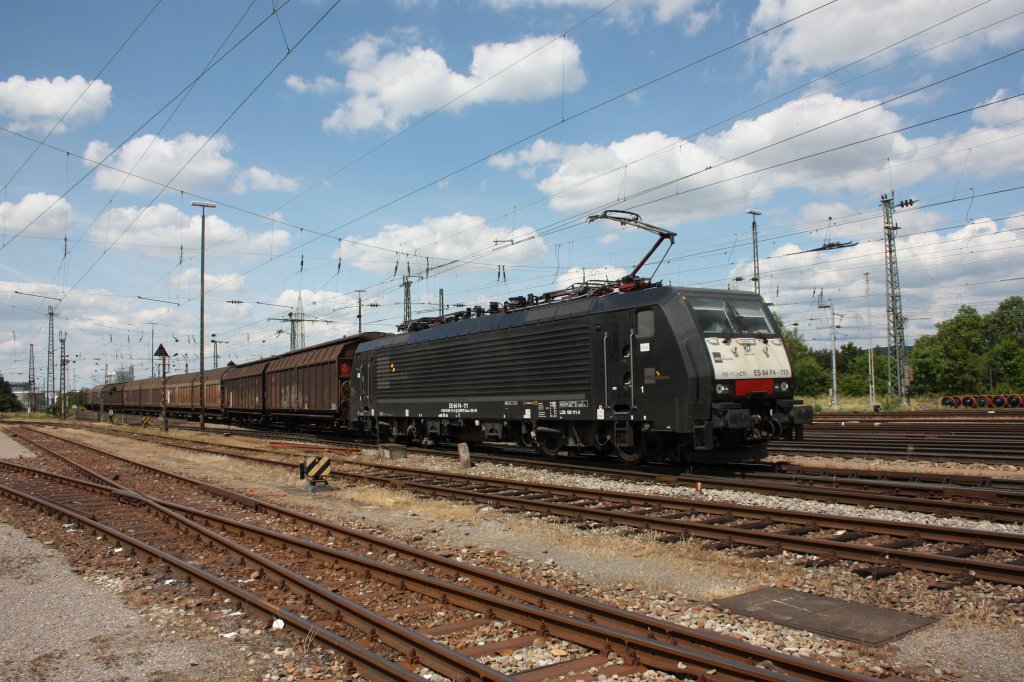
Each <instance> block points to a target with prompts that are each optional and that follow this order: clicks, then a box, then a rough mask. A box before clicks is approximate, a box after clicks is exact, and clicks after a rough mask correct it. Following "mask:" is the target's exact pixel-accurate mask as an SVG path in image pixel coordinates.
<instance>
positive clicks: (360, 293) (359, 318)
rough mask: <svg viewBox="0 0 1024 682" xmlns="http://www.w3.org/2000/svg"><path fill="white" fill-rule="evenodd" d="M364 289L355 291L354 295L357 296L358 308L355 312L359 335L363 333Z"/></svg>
mask: <svg viewBox="0 0 1024 682" xmlns="http://www.w3.org/2000/svg"><path fill="white" fill-rule="evenodd" d="M364 291H366V289H356V294H357V295H358V296H359V306H358V308H357V312H356V324H357V325H358V329H359V333H360V334H362V333H363V292H364Z"/></svg>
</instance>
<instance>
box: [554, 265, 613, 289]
mask: <svg viewBox="0 0 1024 682" xmlns="http://www.w3.org/2000/svg"><path fill="white" fill-rule="evenodd" d="M628 274H629V271H628V270H626V269H625V268H620V267H616V266H614V265H602V266H599V267H595V268H570V269H569V270H568V271H567V272H564V273H562V274H561V275H559V276H558V277H556V278H555V288H556V289H567V288H568V287H570V286H572V285H573V284H582V283H583V282H603V281H609V282H614V281H617V280H620V279H622V278H623V277H625V276H626V275H628Z"/></svg>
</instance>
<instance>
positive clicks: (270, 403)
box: [229, 332, 382, 426]
mask: <svg viewBox="0 0 1024 682" xmlns="http://www.w3.org/2000/svg"><path fill="white" fill-rule="evenodd" d="M380 336H382V335H381V334H380V333H378V332H367V333H365V334H358V335H355V336H347V337H344V338H341V339H336V340H334V341H328V342H327V343H321V344H319V345H316V346H309V347H307V348H302V349H299V350H295V351H291V352H290V353H285V354H283V355H278V356H276V357H274V358H271V359H270V361H269V362H268V363H267V366H266V369H265V370H264V372H263V376H264V380H263V381H264V400H265V410H264V414H265V416H266V418H267V419H269V420H271V421H276V422H283V423H288V424H298V423H300V422H302V423H319V424H325V423H326V424H332V425H339V426H340V425H343V424H346V423H347V421H348V404H347V402H348V382H349V378H350V377H351V375H352V359H353V357H354V356H355V353H356V347H357V346H358V345H359V344H360V343H363V342H364V341H368V340H371V339H375V338H378V337H380ZM231 409H234V408H231ZM229 413H230V410H229Z"/></svg>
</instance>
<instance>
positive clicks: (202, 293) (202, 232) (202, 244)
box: [192, 201, 217, 431]
mask: <svg viewBox="0 0 1024 682" xmlns="http://www.w3.org/2000/svg"><path fill="white" fill-rule="evenodd" d="M192 205H193V206H198V207H199V208H201V209H203V217H202V220H201V222H200V226H199V430H200V431H204V430H206V352H205V346H206V209H208V208H217V204H215V203H213V202H212V201H193V202H192Z"/></svg>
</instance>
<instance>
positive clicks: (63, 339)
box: [58, 332, 68, 419]
mask: <svg viewBox="0 0 1024 682" xmlns="http://www.w3.org/2000/svg"><path fill="white" fill-rule="evenodd" d="M67 340H68V337H67V334H65V333H64V332H61V333H60V393H59V394H58V395H59V396H60V397H59V400H60V418H61V419H65V418H67V412H68V393H67V366H68V356H67V347H66V346H65V344H66V343H67Z"/></svg>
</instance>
